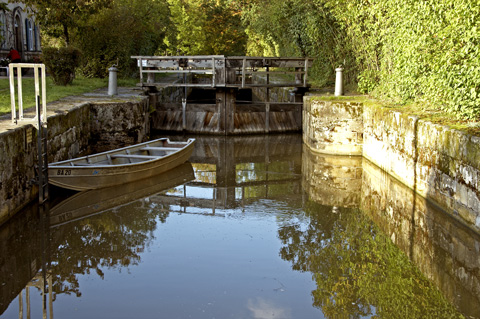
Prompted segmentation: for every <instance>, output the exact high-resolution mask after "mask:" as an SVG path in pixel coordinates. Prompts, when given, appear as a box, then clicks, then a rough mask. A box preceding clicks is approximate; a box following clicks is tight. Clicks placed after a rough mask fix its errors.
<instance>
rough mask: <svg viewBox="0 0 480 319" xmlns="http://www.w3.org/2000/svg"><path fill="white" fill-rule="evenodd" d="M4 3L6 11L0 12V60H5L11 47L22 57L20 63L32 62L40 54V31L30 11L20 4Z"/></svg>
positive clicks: (2, 1)
mask: <svg viewBox="0 0 480 319" xmlns="http://www.w3.org/2000/svg"><path fill="white" fill-rule="evenodd" d="M0 3H6V4H7V8H8V10H0V41H1V43H0V58H5V57H6V56H7V54H8V52H9V51H10V48H11V47H13V48H15V49H16V50H18V52H19V53H20V55H21V56H22V62H32V61H34V59H35V57H38V56H39V55H40V53H41V46H40V32H39V31H40V30H39V28H38V25H37V23H36V22H35V16H34V15H33V13H32V11H31V10H30V9H29V8H27V7H26V6H25V5H24V4H23V3H21V2H14V3H8V0H0Z"/></svg>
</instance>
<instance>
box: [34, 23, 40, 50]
mask: <svg viewBox="0 0 480 319" xmlns="http://www.w3.org/2000/svg"><path fill="white" fill-rule="evenodd" d="M33 40H34V42H35V45H34V49H35V51H40V37H39V35H38V26H37V25H36V24H35V25H34V26H33Z"/></svg>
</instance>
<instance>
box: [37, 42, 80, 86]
mask: <svg viewBox="0 0 480 319" xmlns="http://www.w3.org/2000/svg"><path fill="white" fill-rule="evenodd" d="M42 51H43V55H42V58H43V61H44V63H45V65H46V67H47V69H48V71H49V73H50V75H51V77H52V79H53V82H54V83H55V84H57V85H67V84H71V83H72V82H73V79H74V78H75V69H76V68H77V67H78V66H79V64H80V51H79V50H78V49H76V48H73V47H62V48H53V47H49V48H43V50H42Z"/></svg>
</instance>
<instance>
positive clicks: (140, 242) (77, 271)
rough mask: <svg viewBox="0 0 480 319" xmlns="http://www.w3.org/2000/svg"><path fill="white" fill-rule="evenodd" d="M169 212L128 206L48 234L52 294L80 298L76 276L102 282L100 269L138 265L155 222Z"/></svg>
mask: <svg viewBox="0 0 480 319" xmlns="http://www.w3.org/2000/svg"><path fill="white" fill-rule="evenodd" d="M168 215H169V209H168V207H166V208H165V209H162V207H158V205H157V207H155V208H154V209H152V208H150V207H148V204H147V203H146V202H145V201H144V200H140V201H135V202H132V203H129V204H127V205H125V206H122V207H120V208H116V209H114V210H112V211H109V212H105V213H102V214H99V215H96V216H93V217H90V218H87V219H83V220H80V221H77V222H71V223H68V224H65V225H63V226H60V227H57V228H53V229H52V230H51V238H52V239H51V242H52V246H53V247H54V248H53V249H52V254H51V264H52V266H51V273H52V275H53V277H54V279H53V283H54V284H53V291H54V292H55V294H61V293H67V294H71V293H75V294H76V295H77V296H81V292H80V287H79V283H78V279H77V275H85V274H90V273H91V272H92V271H94V272H96V273H97V274H98V276H100V277H101V278H102V279H103V276H104V274H103V271H102V268H103V267H107V268H119V269H120V268H123V267H129V266H131V265H136V264H138V263H139V262H140V254H139V253H140V252H141V251H143V249H144V248H145V247H148V246H149V245H150V244H151V242H152V240H153V239H154V237H153V231H154V230H155V228H156V225H157V220H159V221H160V222H161V223H164V222H165V221H166V218H167V217H168Z"/></svg>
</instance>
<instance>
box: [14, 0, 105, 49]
mask: <svg viewBox="0 0 480 319" xmlns="http://www.w3.org/2000/svg"><path fill="white" fill-rule="evenodd" d="M22 2H23V3H24V4H25V5H27V6H29V7H30V8H31V9H32V11H33V12H35V14H36V19H37V21H39V22H40V23H41V25H42V32H44V33H46V34H47V35H49V36H53V37H57V38H63V40H64V41H65V44H66V45H69V44H70V36H71V32H75V30H76V28H77V26H78V24H79V23H81V21H83V20H84V19H85V18H87V17H88V16H90V15H92V14H94V13H96V12H98V11H100V10H102V9H103V8H105V7H108V6H109V5H111V3H112V2H113V0H62V1H58V0H23V1H22Z"/></svg>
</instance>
